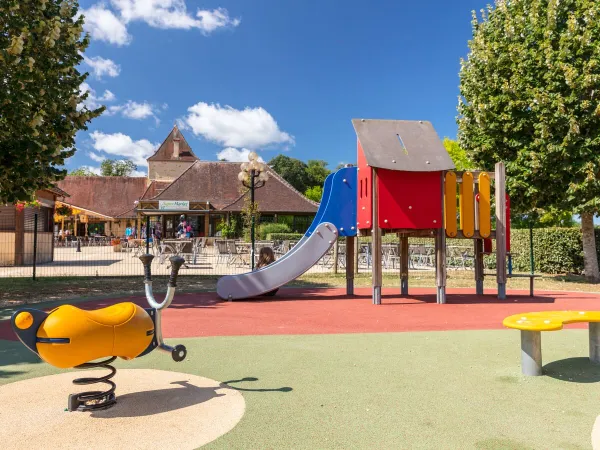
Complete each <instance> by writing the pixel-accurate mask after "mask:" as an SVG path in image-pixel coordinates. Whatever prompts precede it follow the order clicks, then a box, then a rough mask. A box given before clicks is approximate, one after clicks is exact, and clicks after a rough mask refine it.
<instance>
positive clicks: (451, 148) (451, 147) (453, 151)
mask: <svg viewBox="0 0 600 450" xmlns="http://www.w3.org/2000/svg"><path fill="white" fill-rule="evenodd" d="M444 147H445V148H446V151H447V152H448V154H449V155H450V158H451V159H452V162H454V165H455V166H456V170H471V169H475V165H474V164H473V162H472V161H471V160H470V159H469V157H468V156H467V152H466V151H465V149H463V148H461V147H460V145H458V142H456V141H453V140H452V139H450V138H447V137H446V138H444Z"/></svg>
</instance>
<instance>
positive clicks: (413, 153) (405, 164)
mask: <svg viewBox="0 0 600 450" xmlns="http://www.w3.org/2000/svg"><path fill="white" fill-rule="evenodd" d="M352 125H353V126H354V130H355V131H356V135H357V137H358V141H359V142H360V145H361V147H362V149H363V152H364V155H365V158H366V160H367V164H368V165H369V166H371V167H376V168H382V169H390V170H404V171H407V172H437V171H441V170H452V169H454V163H453V162H452V159H451V158H450V155H448V152H447V151H446V149H445V148H444V145H443V144H442V141H441V140H440V138H439V136H438V135H437V133H436V132H435V130H434V129H433V125H431V123H430V122H426V121H424V120H377V119H375V120H373V119H352Z"/></svg>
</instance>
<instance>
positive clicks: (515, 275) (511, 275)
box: [483, 272, 542, 297]
mask: <svg viewBox="0 0 600 450" xmlns="http://www.w3.org/2000/svg"><path fill="white" fill-rule="evenodd" d="M483 276H484V277H491V276H494V277H495V276H496V273H495V272H494V273H490V272H485V273H484V274H483ZM541 277H542V276H541V275H538V274H535V273H508V274H507V275H506V278H529V296H530V297H533V280H534V279H535V278H541Z"/></svg>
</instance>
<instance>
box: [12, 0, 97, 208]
mask: <svg viewBox="0 0 600 450" xmlns="http://www.w3.org/2000/svg"><path fill="white" fill-rule="evenodd" d="M78 6H79V5H78V3H77V2H76V1H75V0H63V1H61V0H39V1H28V2H23V1H19V0H2V1H1V2H0V73H1V74H2V76H0V105H1V107H0V108H1V109H0V111H1V112H0V202H15V201H18V200H27V199H30V198H32V196H33V195H34V193H35V191H36V190H38V189H42V188H45V187H49V186H50V185H52V184H53V183H54V182H55V181H57V180H60V179H62V178H63V177H64V176H65V175H66V170H62V169H60V168H59V167H60V166H62V165H63V164H64V161H65V159H66V158H68V157H70V156H73V154H74V153H75V151H76V149H75V134H76V133H77V131H79V130H85V129H87V126H86V124H87V123H88V122H90V120H92V119H93V118H94V117H97V116H98V115H100V114H101V113H102V111H103V108H98V109H94V110H89V109H88V108H87V107H85V106H83V107H78V105H79V104H81V102H82V101H83V100H85V99H86V98H87V95H88V94H87V93H81V92H80V85H81V83H82V82H83V81H84V80H85V79H86V77H87V74H81V73H79V71H78V70H77V69H76V66H77V65H78V64H79V63H80V62H81V61H82V59H83V57H82V52H83V51H84V50H85V49H86V47H87V46H88V43H89V39H88V37H87V36H83V37H82V29H83V21H84V18H83V16H80V17H78V18H76V19H75V17H76V16H77V12H78Z"/></svg>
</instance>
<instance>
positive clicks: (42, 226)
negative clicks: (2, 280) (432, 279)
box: [0, 209, 473, 278]
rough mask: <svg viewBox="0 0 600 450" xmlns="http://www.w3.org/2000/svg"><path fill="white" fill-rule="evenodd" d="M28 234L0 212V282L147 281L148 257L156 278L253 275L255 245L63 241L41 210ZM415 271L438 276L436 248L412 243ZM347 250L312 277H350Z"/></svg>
mask: <svg viewBox="0 0 600 450" xmlns="http://www.w3.org/2000/svg"><path fill="white" fill-rule="evenodd" d="M22 222H23V223H24V226H23V229H22V230H20V229H19V226H15V220H14V217H13V218H12V219H11V217H10V214H3V211H1V210H0V277H32V278H33V277H64V276H87V277H89V276H94V277H95V276H98V277H114V276H142V275H143V267H142V264H141V262H140V261H139V259H138V257H139V256H140V255H142V254H144V253H146V251H148V252H149V253H151V254H153V255H154V256H155V258H154V260H153V263H152V271H153V274H156V275H168V274H169V272H170V268H169V257H171V256H174V255H180V256H182V257H184V259H185V261H186V262H185V265H184V267H183V269H182V270H181V271H180V274H181V275H184V276H185V275H228V274H237V273H244V272H248V271H249V270H250V244H249V243H248V242H243V241H241V240H225V239H220V238H191V239H162V240H159V239H152V238H150V239H146V236H145V233H144V231H143V230H140V231H141V234H140V235H139V236H140V238H139V239H138V238H134V237H130V238H128V239H122V238H121V239H116V238H109V237H105V236H85V237H77V236H71V235H67V236H59V235H55V234H54V233H53V232H52V231H50V230H51V228H50V227H51V226H52V224H51V216H50V217H49V216H48V214H47V213H45V212H41V211H40V210H36V211H35V212H34V211H30V212H28V211H27V209H26V210H25V211H24V220H22ZM11 228H12V230H11ZM294 245H295V242H293V241H258V242H257V243H256V255H258V252H259V250H260V248H261V247H265V246H268V247H271V248H272V249H273V250H274V252H275V255H276V258H280V257H282V256H283V255H284V254H285V253H287V252H288V251H289V250H290V249H291V248H293V246H294ZM409 252H410V257H409V261H410V267H411V269H416V270H434V267H435V254H434V249H433V246H432V245H428V244H422V243H413V244H411V245H410V247H409ZM371 254H372V251H371V245H370V242H367V241H361V242H360V243H359V245H358V252H357V253H356V255H355V263H354V267H355V270H356V272H358V273H361V272H363V273H364V272H370V271H371V268H372V259H371ZM447 258H448V260H447V265H448V267H449V268H450V269H453V268H454V269H464V270H468V269H472V267H473V251H472V248H468V247H449V249H448V252H447ZM345 261H346V249H345V243H344V241H343V240H340V241H339V242H338V243H337V245H336V246H334V247H333V248H332V249H331V250H330V251H329V252H328V253H327V254H326V255H324V256H323V257H322V258H320V259H319V261H318V262H317V263H316V264H315V265H314V266H313V267H312V268H310V269H309V271H308V273H334V272H340V273H343V272H344V271H345ZM399 261H400V254H399V245H398V243H397V242H388V243H385V244H384V245H383V251H382V265H383V270H384V272H386V271H388V272H397V271H398V270H399Z"/></svg>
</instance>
